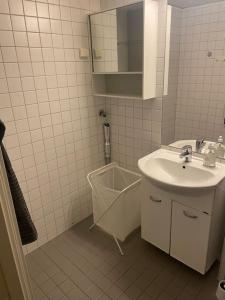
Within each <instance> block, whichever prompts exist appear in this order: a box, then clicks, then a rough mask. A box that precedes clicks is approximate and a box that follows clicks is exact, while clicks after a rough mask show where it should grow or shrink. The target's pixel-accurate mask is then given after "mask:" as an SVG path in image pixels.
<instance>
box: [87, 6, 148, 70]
mask: <svg viewBox="0 0 225 300" xmlns="http://www.w3.org/2000/svg"><path fill="white" fill-rule="evenodd" d="M90 31H91V44H92V59H93V72H95V73H114V72H142V60H143V3H142V2H140V3H137V4H132V5H128V6H123V7H119V8H116V9H113V10H107V11H105V12H100V13H97V14H92V15H90Z"/></svg>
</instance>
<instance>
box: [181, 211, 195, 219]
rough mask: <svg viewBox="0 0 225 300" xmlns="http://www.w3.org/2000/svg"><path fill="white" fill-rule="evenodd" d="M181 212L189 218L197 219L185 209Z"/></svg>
mask: <svg viewBox="0 0 225 300" xmlns="http://www.w3.org/2000/svg"><path fill="white" fill-rule="evenodd" d="M183 213H184V215H185V217H188V218H191V219H197V218H198V216H195V215H191V214H190V213H188V212H186V211H185V210H183Z"/></svg>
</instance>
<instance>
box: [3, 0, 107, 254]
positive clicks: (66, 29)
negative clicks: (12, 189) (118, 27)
mask: <svg viewBox="0 0 225 300" xmlns="http://www.w3.org/2000/svg"><path fill="white" fill-rule="evenodd" d="M99 8H100V5H99V3H98V0H82V1H79V0H41V1H25V0H24V1H22V0H1V1H0V46H1V49H0V50H1V52H0V118H1V119H2V120H3V121H4V122H5V124H6V128H7V131H6V137H5V139H4V143H5V145H6V148H7V150H8V153H9V155H10V158H11V160H12V163H13V167H14V169H15V171H16V174H17V176H18V179H19V182H20V184H21V186H22V190H23V192H24V195H25V198H26V201H27V204H28V206H29V209H30V212H31V214H32V218H33V220H34V223H35V225H36V227H37V230H38V233H39V239H38V241H37V242H35V243H33V244H32V245H30V246H28V247H26V249H25V250H26V251H30V250H32V249H34V248H36V247H38V246H40V245H41V244H43V243H45V242H46V241H48V240H50V239H52V238H53V237H55V236H56V235H58V234H60V233H61V232H63V231H64V230H66V229H67V228H68V227H70V226H71V225H72V224H74V223H76V222H78V221H80V220H81V219H83V218H84V217H86V216H87V215H89V214H90V213H91V197H90V189H89V187H88V185H87V181H86V174H87V173H88V171H90V170H91V169H95V168H96V167H98V166H99V165H102V164H103V162H104V161H103V145H102V127H101V121H100V120H99V118H98V114H97V112H98V110H99V109H100V108H102V107H103V106H104V101H102V100H101V99H93V97H92V96H91V94H92V91H91V67H90V59H86V60H85V59H80V57H79V48H81V47H83V48H89V41H88V25H87V14H88V13H90V12H91V11H94V10H99Z"/></svg>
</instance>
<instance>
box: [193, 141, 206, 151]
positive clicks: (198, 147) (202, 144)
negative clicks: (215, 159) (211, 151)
mask: <svg viewBox="0 0 225 300" xmlns="http://www.w3.org/2000/svg"><path fill="white" fill-rule="evenodd" d="M203 146H205V138H203V139H198V140H196V144H195V148H196V152H201V149H202V147H203Z"/></svg>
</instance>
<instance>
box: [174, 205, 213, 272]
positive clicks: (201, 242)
mask: <svg viewBox="0 0 225 300" xmlns="http://www.w3.org/2000/svg"><path fill="white" fill-rule="evenodd" d="M171 220H172V223H171V244H170V255H171V256H173V257H174V258H176V259H178V260H179V261H181V262H183V263H185V264H186V265H188V266H189V267H191V268H193V269H195V270H198V271H199V272H200V273H204V272H205V268H206V262H207V253H208V244H209V236H210V224H211V216H209V215H208V214H205V213H203V212H201V211H198V210H196V209H193V208H190V207H187V206H184V205H182V204H180V203H177V202H173V208H172V218H171Z"/></svg>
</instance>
